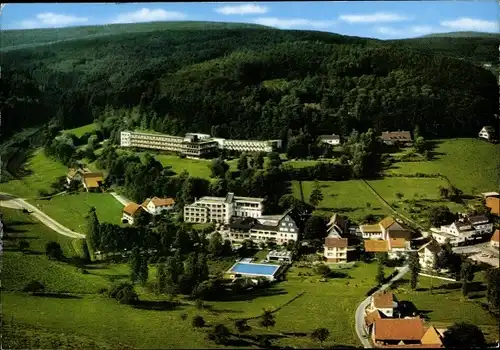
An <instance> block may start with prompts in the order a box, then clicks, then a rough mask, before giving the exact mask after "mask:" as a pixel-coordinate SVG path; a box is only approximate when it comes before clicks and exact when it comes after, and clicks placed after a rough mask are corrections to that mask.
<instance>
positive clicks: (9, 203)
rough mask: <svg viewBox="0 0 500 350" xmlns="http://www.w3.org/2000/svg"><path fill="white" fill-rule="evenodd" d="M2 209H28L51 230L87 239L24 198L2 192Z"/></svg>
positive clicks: (0, 200)
mask: <svg viewBox="0 0 500 350" xmlns="http://www.w3.org/2000/svg"><path fill="white" fill-rule="evenodd" d="M0 207H6V208H13V209H26V210H28V211H30V213H31V215H33V216H34V217H35V218H37V219H38V220H39V221H40V222H42V223H43V224H44V225H45V226H47V227H49V228H51V229H52V230H54V231H56V232H57V233H59V234H61V235H64V236H67V237H71V238H85V235H83V234H81V233H78V232H75V231H72V230H70V229H69V228H67V227H65V226H63V225H61V224H60V223H58V222H57V221H55V220H54V219H52V218H51V217H50V216H48V215H47V214H45V213H44V212H42V211H41V210H40V209H38V208H37V207H35V206H34V205H32V204H30V203H28V202H26V201H25V200H24V199H22V198H17V197H15V196H13V195H11V194H8V193H3V192H0Z"/></svg>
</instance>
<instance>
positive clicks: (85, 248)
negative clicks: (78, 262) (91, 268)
mask: <svg viewBox="0 0 500 350" xmlns="http://www.w3.org/2000/svg"><path fill="white" fill-rule="evenodd" d="M80 242H81V245H82V259H83V261H84V262H86V263H88V262H90V252H89V247H88V245H87V240H86V239H82V240H81V241H80Z"/></svg>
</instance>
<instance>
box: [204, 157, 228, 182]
mask: <svg viewBox="0 0 500 350" xmlns="http://www.w3.org/2000/svg"><path fill="white" fill-rule="evenodd" d="M209 168H210V172H211V175H210V176H211V177H219V178H224V176H225V175H226V172H227V171H228V169H229V165H228V164H227V163H226V162H225V161H224V159H222V158H220V157H219V158H215V159H213V160H212V162H211V163H210V165H209Z"/></svg>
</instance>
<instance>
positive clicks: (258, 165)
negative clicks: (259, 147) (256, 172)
mask: <svg viewBox="0 0 500 350" xmlns="http://www.w3.org/2000/svg"><path fill="white" fill-rule="evenodd" d="M253 166H254V168H255V169H262V168H264V155H263V154H262V153H261V152H257V153H255V154H254V156H253Z"/></svg>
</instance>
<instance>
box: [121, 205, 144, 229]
mask: <svg viewBox="0 0 500 350" xmlns="http://www.w3.org/2000/svg"><path fill="white" fill-rule="evenodd" d="M142 210H144V209H143V208H142V206H140V205H139V204H137V203H129V204H127V205H126V206H125V208H123V210H122V221H123V222H128V223H129V224H130V225H133V224H134V220H135V219H136V218H137V215H138V214H139V213H140V212H141V211H142Z"/></svg>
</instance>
